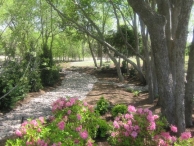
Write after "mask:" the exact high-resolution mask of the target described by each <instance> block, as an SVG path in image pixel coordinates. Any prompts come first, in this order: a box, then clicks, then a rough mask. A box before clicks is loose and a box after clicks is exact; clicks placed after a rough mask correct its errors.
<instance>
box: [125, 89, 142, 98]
mask: <svg viewBox="0 0 194 146" xmlns="http://www.w3.org/2000/svg"><path fill="white" fill-rule="evenodd" d="M126 91H127V92H131V93H133V96H134V97H136V96H139V94H140V92H141V91H139V90H134V89H132V88H126Z"/></svg>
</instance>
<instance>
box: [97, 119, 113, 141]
mask: <svg viewBox="0 0 194 146" xmlns="http://www.w3.org/2000/svg"><path fill="white" fill-rule="evenodd" d="M97 123H98V125H99V126H98V127H99V128H98V130H97V134H96V137H97V138H104V137H107V135H108V133H109V131H110V130H111V129H112V127H111V126H110V124H108V123H107V122H106V121H105V120H103V119H98V120H97Z"/></svg>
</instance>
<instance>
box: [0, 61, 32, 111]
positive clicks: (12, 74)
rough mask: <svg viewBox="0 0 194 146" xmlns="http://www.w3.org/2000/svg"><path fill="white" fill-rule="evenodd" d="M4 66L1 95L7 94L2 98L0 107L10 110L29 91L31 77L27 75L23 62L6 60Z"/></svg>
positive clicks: (1, 78) (0, 86) (0, 88)
mask: <svg viewBox="0 0 194 146" xmlns="http://www.w3.org/2000/svg"><path fill="white" fill-rule="evenodd" d="M3 68H4V69H3V72H2V73H1V77H0V97H2V96H4V95H5V94H7V95H6V96H4V98H2V99H1V100H0V109H1V110H10V109H11V108H12V107H13V106H14V105H15V103H16V102H17V101H18V100H21V99H23V98H24V97H25V95H26V93H28V92H29V89H30V86H29V79H28V78H27V77H26V76H25V69H24V68H23V64H22V63H21V62H16V61H6V62H5V63H4V65H3Z"/></svg>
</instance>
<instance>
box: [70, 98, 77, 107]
mask: <svg viewBox="0 0 194 146" xmlns="http://www.w3.org/2000/svg"><path fill="white" fill-rule="evenodd" d="M77 100H78V98H76V97H73V98H70V99H69V101H70V103H71V106H72V105H74V104H75V102H76V101H77Z"/></svg>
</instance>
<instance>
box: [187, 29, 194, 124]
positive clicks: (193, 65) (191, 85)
mask: <svg viewBox="0 0 194 146" xmlns="http://www.w3.org/2000/svg"><path fill="white" fill-rule="evenodd" d="M186 79H187V83H186V85H185V122H186V126H187V127H191V126H193V120H192V113H193V112H192V111H193V97H194V90H193V89H194V30H193V41H192V44H191V47H190V53H189V61H188V70H187V77H186Z"/></svg>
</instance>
